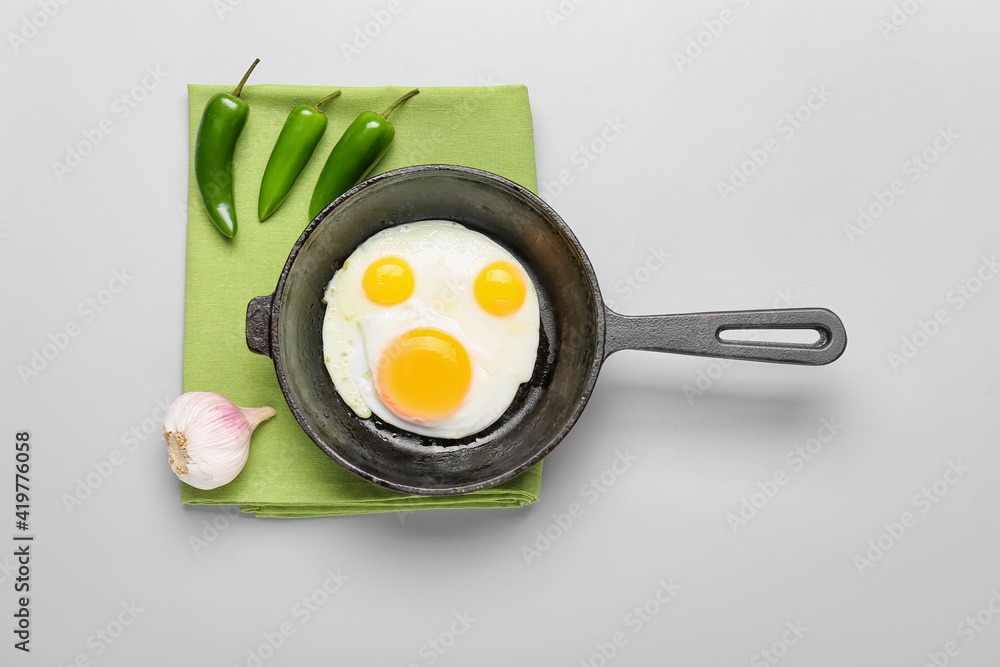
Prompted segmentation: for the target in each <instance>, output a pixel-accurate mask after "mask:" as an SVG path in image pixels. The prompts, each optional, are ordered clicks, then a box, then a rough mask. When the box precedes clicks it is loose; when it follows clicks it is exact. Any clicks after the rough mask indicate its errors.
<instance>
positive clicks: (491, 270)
mask: <svg viewBox="0 0 1000 667" xmlns="http://www.w3.org/2000/svg"><path fill="white" fill-rule="evenodd" d="M472 289H473V291H474V292H475V295H476V301H478V302H479V305H480V306H482V308H483V310H485V311H486V312H487V313H490V314H491V315H497V316H500V317H503V316H504V315H510V314H511V313H516V312H517V311H518V309H519V308H520V307H521V306H522V305H524V296H525V293H526V291H527V288H526V287H525V284H524V276H523V275H522V273H521V270H520V269H519V268H518V267H516V266H514V265H513V264H511V263H510V262H503V261H501V262H493V263H492V264H490V265H489V266H487V267H486V268H484V269H483V270H482V271H480V272H479V275H478V276H476V282H475V284H474V285H473V288H472Z"/></svg>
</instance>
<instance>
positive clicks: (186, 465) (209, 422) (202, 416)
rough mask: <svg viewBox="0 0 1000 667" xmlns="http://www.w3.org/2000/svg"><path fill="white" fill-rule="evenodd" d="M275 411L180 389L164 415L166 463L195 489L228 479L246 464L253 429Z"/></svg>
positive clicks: (212, 485)
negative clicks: (180, 392)
mask: <svg viewBox="0 0 1000 667" xmlns="http://www.w3.org/2000/svg"><path fill="white" fill-rule="evenodd" d="M274 414H275V412H274V408H271V407H268V406H264V407H262V408H241V407H239V406H237V405H235V404H233V402H232V401H230V400H229V399H228V398H226V397H225V396H223V395H222V394H215V393H212V392H207V391H191V392H188V393H186V394H182V395H181V396H180V397H178V399H177V400H176V401H174V402H173V404H172V405H171V406H170V409H169V410H167V416H166V417H165V418H164V420H163V438H164V439H165V440H166V441H167V450H168V452H169V455H170V459H169V462H170V468H171V469H172V470H173V471H174V473H175V474H176V475H177V478H178V479H180V480H181V481H182V482H184V483H185V484H190V485H191V486H193V487H195V488H197V489H202V490H206V491H207V490H209V489H215V488H218V487H220V486H222V485H223V484H229V482H231V481H233V480H234V479H236V476H237V475H239V474H240V471H241V470H243V466H244V465H246V462H247V456H249V454H250V436H251V435H252V434H253V431H254V429H255V428H257V426H258V425H259V424H260V423H261V422H263V421H266V420H268V419H270V418H271V417H273V416H274Z"/></svg>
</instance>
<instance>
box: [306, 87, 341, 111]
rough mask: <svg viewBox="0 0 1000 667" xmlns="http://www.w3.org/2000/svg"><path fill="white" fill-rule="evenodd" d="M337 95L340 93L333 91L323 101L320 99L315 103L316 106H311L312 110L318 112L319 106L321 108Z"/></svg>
mask: <svg viewBox="0 0 1000 667" xmlns="http://www.w3.org/2000/svg"><path fill="white" fill-rule="evenodd" d="M337 95H340V91H339V90H335V91H333V92H332V93H330V94H329V95H327V96H326V97H324V98H323V99H321V100H320V101H319V102H317V103H316V104H314V105H313V109H315V110H316V111H319V108H320V106H322V105H323V104H325V103H327V102H329V101H330V100H332V99H333V98H334V97H336V96H337Z"/></svg>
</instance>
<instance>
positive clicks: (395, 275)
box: [361, 257, 413, 306]
mask: <svg viewBox="0 0 1000 667" xmlns="http://www.w3.org/2000/svg"><path fill="white" fill-rule="evenodd" d="M361 286H362V287H363V288H364V290H365V294H367V295H368V298H369V299H371V300H372V301H373V302H374V303H377V304H378V305H380V306H393V305H395V304H397V303H402V302H403V301H406V300H407V299H409V298H410V295H411V294H413V271H412V270H411V269H410V265H409V264H407V263H406V262H405V261H403V260H402V259H401V258H399V257H383V258H382V259H379V260H376V261H374V262H372V264H371V266H369V267H368V268H367V269H366V270H365V275H364V276H363V277H362V278H361Z"/></svg>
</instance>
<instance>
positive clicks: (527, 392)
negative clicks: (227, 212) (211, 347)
mask: <svg viewBox="0 0 1000 667" xmlns="http://www.w3.org/2000/svg"><path fill="white" fill-rule="evenodd" d="M428 219H442V220H453V221H455V222H459V223H462V224H464V225H465V226H467V227H469V228H470V229H474V230H477V231H480V232H482V233H484V234H486V235H488V236H490V237H491V238H493V239H494V240H495V241H497V242H498V243H500V244H502V245H504V246H505V247H506V248H507V249H508V250H510V251H511V252H512V253H513V254H514V255H515V256H516V257H518V258H519V259H520V260H521V262H522V264H523V265H524V267H525V268H526V269H527V270H528V272H529V273H530V274H531V278H532V280H533V281H534V283H535V287H536V290H537V292H538V299H539V310H540V319H541V331H540V332H539V334H540V335H539V341H540V342H539V351H538V356H537V359H536V363H535V368H534V372H533V375H532V378H531V380H530V381H529V382H528V383H525V384H523V385H522V386H521V388H520V389H519V391H518V393H517V396H516V397H515V399H514V402H513V403H512V404H511V406H510V408H508V410H507V411H506V412H505V413H504V415H503V416H502V417H501V418H500V419H499V420H497V422H495V423H494V424H493V425H492V426H490V427H488V428H487V429H485V430H483V431H480V432H479V433H476V434H474V435H472V436H469V437H467V438H462V439H460V440H447V439H436V438H429V437H424V436H419V435H416V434H413V433H409V432H407V431H403V430H401V429H398V428H396V427H394V426H392V425H390V424H386V423H385V422H383V421H382V420H380V419H378V418H377V417H375V416H372V417H371V418H369V419H361V418H359V417H357V415H355V414H354V412H353V411H351V409H350V408H348V407H347V405H346V404H345V403H344V402H343V400H342V399H341V398H340V395H339V394H338V393H337V391H336V389H335V388H334V386H333V382H332V381H331V380H330V377H329V375H328V374H327V371H326V367H325V366H324V364H323V340H322V324H323V317H324V315H325V312H326V306H325V304H324V303H323V302H322V296H323V292H324V289H325V287H326V285H327V283H328V282H329V280H330V278H331V277H332V276H333V273H334V272H335V271H336V270H337V269H339V268H340V266H341V265H342V264H343V262H344V260H345V259H347V257H348V256H349V255H350V254H351V253H352V252H353V251H354V249H355V248H356V247H357V246H358V245H360V244H361V243H362V242H363V241H364V240H366V239H367V238H368V237H370V236H372V235H373V234H375V233H376V232H378V231H380V230H382V229H385V228H387V227H392V226H395V225H399V224H404V223H408V222H415V221H419V220H428ZM310 229H311V231H310V230H307V236H306V238H305V241H304V243H302V244H301V247H299V248H298V251H297V253H296V252H293V256H292V257H291V258H290V260H289V265H286V268H285V279H284V283H283V285H281V286H280V289H279V292H278V294H277V301H276V306H277V309H278V310H277V319H276V321H275V323H274V329H275V330H274V334H276V339H275V340H276V341H277V345H275V353H274V356H275V364H276V367H277V371H278V377H279V381H280V382H281V383H282V384H283V386H284V388H285V392H286V396H287V398H288V400H289V405H290V406H291V407H292V410H293V412H294V413H295V416H296V418H297V419H298V420H299V422H300V423H301V424H302V426H303V428H304V429H305V431H306V432H307V433H308V434H309V436H310V437H311V438H312V439H313V440H314V441H315V442H316V444H317V445H318V446H319V447H320V449H322V450H323V451H324V452H326V453H327V454H328V455H329V456H331V457H332V458H333V459H334V460H336V461H338V462H339V463H341V464H342V465H344V466H346V467H347V468H348V469H350V470H352V471H353V472H355V473H357V474H359V475H361V476H362V477H364V478H366V479H368V480H370V481H373V482H375V483H378V484H381V485H383V486H387V487H389V488H393V489H396V490H400V491H405V492H410V493H424V494H442V495H443V494H451V493H463V492H467V491H474V490H477V489H481V488H487V487H489V486H493V485H495V484H498V483H500V482H503V481H506V480H507V479H510V478H511V477H513V476H515V475H517V474H519V473H521V472H523V471H524V470H526V469H527V468H528V467H530V466H531V465H533V464H534V463H535V462H537V461H538V460H540V459H541V457H542V456H544V454H546V453H547V452H548V451H549V450H550V449H551V448H552V447H554V446H555V444H556V443H558V441H559V440H560V439H561V438H562V436H563V435H565V432H566V431H567V430H568V429H569V427H570V426H572V423H573V421H574V420H575V418H576V415H577V414H578V413H579V410H581V409H582V408H583V404H584V403H585V402H586V398H587V397H588V396H589V393H590V389H591V387H592V385H593V381H594V379H595V377H596V373H597V370H598V368H599V359H600V356H599V354H600V350H599V347H600V341H601V335H602V333H603V332H602V331H601V330H600V327H601V326H602V323H603V319H602V318H601V316H600V313H601V311H600V308H599V307H598V304H599V303H600V294H599V292H598V291H597V287H596V283H595V281H594V279H593V273H592V271H591V270H590V266H589V263H588V262H587V260H586V257H585V256H584V255H583V252H582V251H581V250H580V249H579V246H578V245H577V244H576V242H575V240H574V239H573V238H572V236H571V235H570V234H569V233H568V232H567V230H566V229H565V227H564V225H563V223H562V222H561V220H559V218H558V217H557V216H556V215H555V214H554V213H552V212H551V210H549V209H548V208H547V207H545V206H544V205H543V204H541V203H540V202H539V201H538V200H536V199H534V198H531V197H530V196H529V194H528V193H527V191H524V190H523V189H521V188H519V187H517V186H513V185H512V184H509V183H508V182H506V181H503V180H502V179H499V178H498V177H495V176H492V175H490V174H485V173H484V172H478V171H476V170H468V169H461V168H446V167H438V168H432V167H424V168H421V167H414V168H407V169H402V170H398V171H396V172H391V173H389V174H385V175H383V176H382V177H378V178H376V179H373V180H372V181H369V182H368V183H366V184H365V185H364V186H362V187H361V188H359V189H358V190H357V191H356V192H355V193H354V194H353V195H351V196H348V197H345V198H344V199H342V200H341V201H340V202H339V203H337V204H336V205H335V206H334V207H333V208H331V209H329V210H328V211H327V213H326V216H325V217H324V218H322V219H321V220H320V221H319V222H314V223H313V225H311V227H310ZM304 236H305V235H304Z"/></svg>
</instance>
